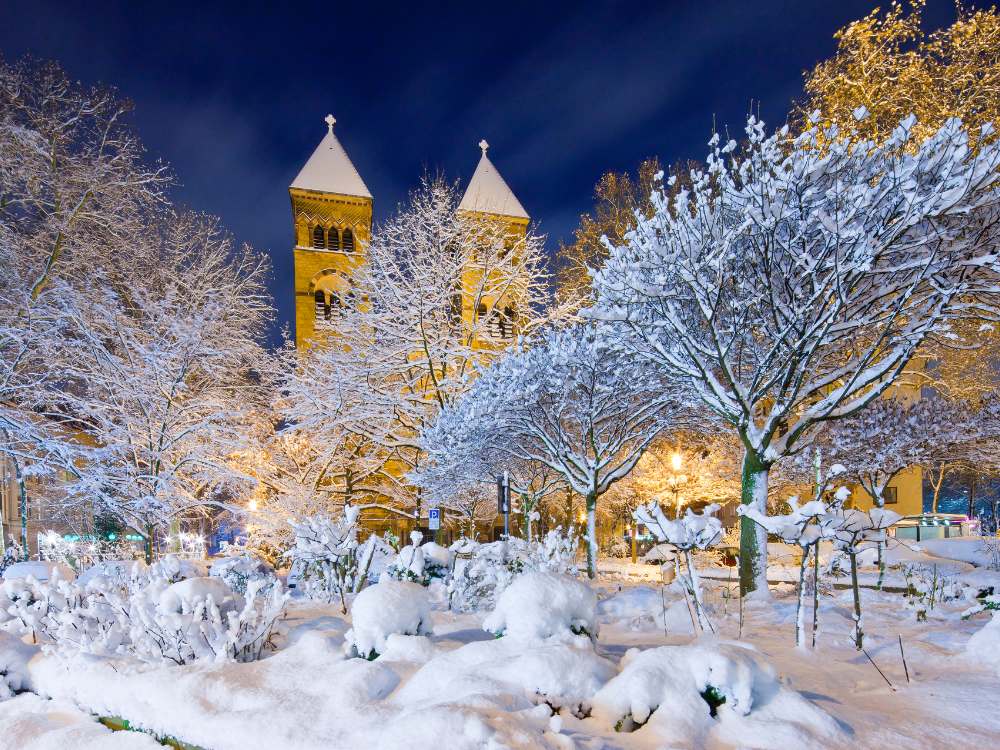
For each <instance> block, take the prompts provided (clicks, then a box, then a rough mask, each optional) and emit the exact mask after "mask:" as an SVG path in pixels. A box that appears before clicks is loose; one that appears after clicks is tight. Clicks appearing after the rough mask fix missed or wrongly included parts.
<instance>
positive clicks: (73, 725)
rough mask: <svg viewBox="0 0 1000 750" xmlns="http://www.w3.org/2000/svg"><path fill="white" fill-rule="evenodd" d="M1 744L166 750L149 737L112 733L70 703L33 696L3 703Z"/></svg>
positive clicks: (29, 749) (27, 748) (37, 748)
mask: <svg viewBox="0 0 1000 750" xmlns="http://www.w3.org/2000/svg"><path fill="white" fill-rule="evenodd" d="M0 727H3V734H2V737H0V743H2V746H3V747H5V748H15V747H16V748H19V750H68V749H70V748H72V749H74V750H75V749H77V748H81V749H86V750H163V745H161V744H160V743H158V742H157V741H156V740H154V739H153V738H152V737H150V736H149V735H148V734H141V733H139V732H112V731H111V730H110V729H108V728H107V727H105V726H104V725H103V724H99V723H98V722H97V721H96V720H95V719H94V717H93V716H91V715H90V714H88V713H86V712H85V711H81V710H80V709H78V708H77V707H76V706H74V705H72V704H71V703H69V702H67V701H52V700H46V699H44V698H40V697H38V696H37V695H33V694H32V693H25V694H23V695H19V696H17V698H15V699H14V700H12V701H8V702H7V703H0Z"/></svg>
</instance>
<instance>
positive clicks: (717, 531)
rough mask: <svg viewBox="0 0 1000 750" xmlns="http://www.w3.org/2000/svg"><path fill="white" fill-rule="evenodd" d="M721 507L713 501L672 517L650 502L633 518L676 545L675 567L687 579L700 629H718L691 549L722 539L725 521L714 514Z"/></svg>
mask: <svg viewBox="0 0 1000 750" xmlns="http://www.w3.org/2000/svg"><path fill="white" fill-rule="evenodd" d="M718 510H719V506H718V505H715V504H712V505H708V506H706V507H705V508H704V509H703V510H702V511H701V512H700V513H694V512H693V511H692V510H691V509H690V508H687V509H686V510H685V511H684V515H683V516H682V517H681V518H678V519H676V520H673V521H671V520H669V519H667V517H666V516H665V515H664V514H663V510H662V509H661V508H660V506H659V504H658V503H656V502H655V501H654V502H650V503H649V504H648V505H643V506H639V507H638V508H637V509H636V510H635V513H633V517H634V518H635V520H636V522H637V523H640V524H644V525H645V526H646V527H647V528H648V529H649V530H650V531H651V532H652V533H653V534H654V535H655V536H656V538H657V539H658V540H659V541H660V542H661V543H662V544H666V545H668V546H670V547H673V548H674V549H675V550H676V551H677V553H678V554H675V555H674V569H675V571H676V572H677V577H678V578H679V579H681V580H683V581H684V584H685V589H686V591H687V595H688V596H689V597H690V600H691V606H692V608H693V610H694V615H695V617H694V619H695V620H696V622H697V627H698V628H699V629H701V630H705V629H706V628H707V629H709V630H711V631H712V632H715V628H714V627H712V623H711V621H710V620H709V619H708V613H707V612H706V611H705V605H704V603H703V602H702V599H701V586H700V584H699V581H698V574H697V572H696V571H695V569H694V560H693V559H692V557H691V550H693V549H699V550H706V549H708V548H710V547H712V546H714V545H715V544H718V542H719V540H720V539H721V538H722V522H721V521H720V520H719V519H718V518H716V517H715V513H716V511H718ZM681 557H683V559H684V563H685V566H684V567H685V570H684V573H686V575H684V576H683V577H682V576H681V572H682V571H681V569H680V558H681Z"/></svg>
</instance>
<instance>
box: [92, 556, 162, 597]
mask: <svg viewBox="0 0 1000 750" xmlns="http://www.w3.org/2000/svg"><path fill="white" fill-rule="evenodd" d="M148 577H149V569H148V567H147V566H146V563H145V562H143V561H142V560H104V561H102V562H99V563H97V564H96V565H92V566H91V567H89V568H87V569H86V570H85V571H83V572H82V573H80V575H79V576H78V577H77V579H76V582H77V583H78V584H79V585H81V586H84V587H86V586H88V585H90V582H91V581H93V580H95V579H98V578H101V579H107V580H108V581H109V582H110V583H111V584H113V585H116V586H118V587H119V588H121V589H123V590H129V591H132V590H135V589H139V588H142V586H143V585H145V582H146V581H147V580H148Z"/></svg>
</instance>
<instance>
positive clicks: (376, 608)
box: [344, 580, 431, 660]
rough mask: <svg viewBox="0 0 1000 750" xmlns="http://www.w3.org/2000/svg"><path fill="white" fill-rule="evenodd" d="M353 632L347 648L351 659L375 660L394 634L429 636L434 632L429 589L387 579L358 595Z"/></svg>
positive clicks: (347, 639) (346, 639)
mask: <svg viewBox="0 0 1000 750" xmlns="http://www.w3.org/2000/svg"><path fill="white" fill-rule="evenodd" d="M351 625H352V627H351V629H350V630H348V631H347V633H346V634H345V636H344V648H345V650H346V651H347V653H348V654H350V655H351V656H360V657H362V658H364V659H369V660H370V659H375V658H376V657H378V655H379V654H381V653H383V652H384V651H385V648H386V639H387V638H388V637H389V636H390V635H392V634H394V633H395V634H399V635H427V634H429V633H430V632H431V618H430V598H429V595H428V593H427V590H426V589H425V588H424V587H423V586H420V585H419V584H416V583H412V582H409V581H393V580H383V581H379V583H377V584H375V585H373V586H369V587H368V588H366V589H365V590H364V591H362V592H361V593H360V594H358V595H357V596H356V597H355V599H354V602H353V603H352V604H351Z"/></svg>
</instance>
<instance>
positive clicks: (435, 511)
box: [427, 508, 441, 531]
mask: <svg viewBox="0 0 1000 750" xmlns="http://www.w3.org/2000/svg"><path fill="white" fill-rule="evenodd" d="M427 528H428V529H430V530H431V531H437V530H438V529H440V528H441V509H440V508H430V509H428V511H427Z"/></svg>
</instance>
